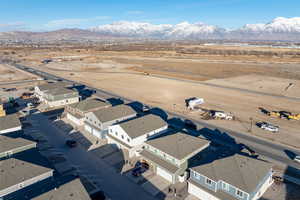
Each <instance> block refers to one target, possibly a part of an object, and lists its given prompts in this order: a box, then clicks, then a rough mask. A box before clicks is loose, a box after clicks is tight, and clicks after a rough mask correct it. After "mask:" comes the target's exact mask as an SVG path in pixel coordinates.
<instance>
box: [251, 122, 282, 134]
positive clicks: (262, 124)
mask: <svg viewBox="0 0 300 200" xmlns="http://www.w3.org/2000/svg"><path fill="white" fill-rule="evenodd" d="M256 125H257V126H258V127H260V128H261V129H263V130H266V131H270V132H273V133H275V132H278V131H279V126H275V125H273V124H270V123H267V122H259V123H257V124H256Z"/></svg>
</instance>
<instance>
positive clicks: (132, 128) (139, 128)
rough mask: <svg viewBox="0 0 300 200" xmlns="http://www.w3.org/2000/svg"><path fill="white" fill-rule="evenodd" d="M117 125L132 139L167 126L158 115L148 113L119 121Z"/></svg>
mask: <svg viewBox="0 0 300 200" xmlns="http://www.w3.org/2000/svg"><path fill="white" fill-rule="evenodd" d="M119 125H120V126H121V127H122V129H123V130H124V131H125V132H126V133H127V134H128V136H129V137H131V138H132V139H133V138H136V137H139V136H142V135H144V134H146V133H149V132H151V131H154V130H157V129H159V128H162V127H164V126H167V123H166V122H165V121H164V120H162V119H161V118H160V117H158V116H156V115H152V114H150V115H145V116H142V117H139V118H136V119H133V120H130V121H127V122H123V123H120V124H119Z"/></svg>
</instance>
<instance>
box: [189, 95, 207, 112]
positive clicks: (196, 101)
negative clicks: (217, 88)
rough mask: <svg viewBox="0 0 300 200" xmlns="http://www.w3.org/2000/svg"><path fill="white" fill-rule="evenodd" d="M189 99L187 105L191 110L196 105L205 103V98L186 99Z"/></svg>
mask: <svg viewBox="0 0 300 200" xmlns="http://www.w3.org/2000/svg"><path fill="white" fill-rule="evenodd" d="M186 101H187V107H188V108H189V109H191V110H194V109H195V107H196V106H199V105H201V104H203V103H204V99H202V98H196V97H195V98H191V99H188V100H186Z"/></svg>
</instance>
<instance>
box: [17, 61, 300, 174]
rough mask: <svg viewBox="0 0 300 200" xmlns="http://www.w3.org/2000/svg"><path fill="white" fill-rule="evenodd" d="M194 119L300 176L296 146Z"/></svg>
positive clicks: (232, 143)
mask: <svg viewBox="0 0 300 200" xmlns="http://www.w3.org/2000/svg"><path fill="white" fill-rule="evenodd" d="M14 66H15V67H17V68H19V69H21V70H25V71H27V72H31V73H33V74H35V75H39V76H41V77H43V78H47V79H53V80H63V81H66V82H70V83H76V84H80V83H77V82H75V81H71V80H67V79H65V78H62V77H58V76H56V75H53V74H49V73H47V72H43V71H40V70H36V69H33V68H30V67H27V66H23V65H20V64H14ZM89 88H91V89H94V90H95V91H96V92H97V94H98V95H99V96H103V97H104V98H107V97H115V98H121V99H122V100H125V101H127V102H132V101H134V100H132V99H128V98H124V97H121V96H119V95H117V94H114V93H112V92H107V91H104V90H101V89H97V88H93V87H89ZM243 91H244V92H248V91H246V90H243ZM251 92H253V91H251ZM255 93H257V94H261V93H260V92H255ZM264 95H270V94H264ZM271 96H273V97H278V98H289V97H283V96H278V95H271ZM293 100H297V99H293ZM166 114H168V117H169V118H172V117H176V118H180V119H183V120H184V119H187V117H186V116H183V115H179V114H176V113H173V112H169V111H166ZM190 120H192V119H190ZM192 121H193V122H194V123H195V124H196V125H197V127H198V129H202V128H208V129H210V130H212V132H221V133H226V134H227V135H228V136H229V137H231V139H232V140H233V141H232V140H231V141H227V140H224V138H221V137H219V135H216V136H215V137H214V136H213V134H211V132H210V133H209V134H211V135H212V137H211V136H208V137H209V139H211V140H213V141H215V142H217V143H223V144H228V145H229V146H235V144H237V143H243V144H245V145H247V146H248V147H250V148H251V149H253V150H254V151H256V152H257V153H258V154H260V155H262V156H264V157H266V158H269V159H270V160H272V161H273V162H276V163H277V164H280V165H282V166H286V167H289V169H290V171H291V172H292V173H293V175H295V174H299V177H300V164H299V163H296V162H294V161H293V160H292V159H291V157H290V155H289V154H290V152H292V153H293V154H297V155H300V151H299V150H296V149H294V148H290V147H288V146H285V145H280V144H276V143H272V142H270V141H267V140H264V139H261V138H258V137H255V136H252V135H251V134H249V135H246V134H244V133H240V132H236V131H233V130H227V129H224V128H220V127H217V126H213V125H210V124H207V123H206V122H204V121H200V120H198V121H196V120H192ZM209 134H208V135H209ZM290 175H292V174H290Z"/></svg>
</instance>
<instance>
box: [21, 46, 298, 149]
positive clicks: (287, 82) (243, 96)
mask: <svg viewBox="0 0 300 200" xmlns="http://www.w3.org/2000/svg"><path fill="white" fill-rule="evenodd" d="M272 51H273V50H272ZM280 51H284V50H280ZM298 51H299V50H298ZM16 55H17V56H18V57H20V56H21V57H22V63H24V64H26V65H30V66H32V67H36V68H38V69H40V70H44V71H48V72H51V73H54V74H57V75H59V76H63V77H66V78H68V79H73V80H76V81H79V82H82V83H86V84H89V85H92V86H94V87H97V88H102V89H104V90H108V91H111V92H114V93H116V94H119V95H121V96H125V97H128V98H130V99H135V100H138V101H141V102H145V103H147V104H151V105H154V106H158V107H161V108H164V109H167V110H170V111H174V112H177V113H181V114H184V115H186V116H189V117H192V118H195V119H200V115H199V113H197V112H190V111H188V110H187V109H186V108H185V99H187V98H190V97H202V98H204V99H205V102H206V103H205V104H204V105H203V107H205V108H207V109H214V110H222V111H226V112H232V113H233V114H234V115H235V116H236V117H237V120H235V121H218V120H209V121H208V123H211V124H214V125H217V126H220V127H224V128H227V129H232V130H236V131H240V132H244V133H245V134H250V133H249V132H248V130H249V128H250V118H253V120H254V122H257V121H268V122H270V123H272V124H275V125H278V126H280V131H279V133H277V134H273V133H270V132H268V131H263V130H261V129H259V128H257V127H256V126H255V125H254V127H253V130H252V133H251V134H253V135H256V136H258V137H263V138H266V139H269V140H272V141H275V142H278V143H283V144H287V145H290V146H293V147H296V148H300V134H299V130H300V121H292V120H290V121H288V120H284V119H278V118H270V117H268V116H266V115H264V114H262V113H261V112H260V110H259V109H258V108H259V107H263V108H266V109H268V110H287V111H291V112H293V113H300V92H299V91H300V90H299V88H300V86H299V85H300V81H299V80H300V62H299V59H298V58H297V57H295V58H289V59H287V58H285V57H279V58H274V59H273V58H272V57H268V56H265V57H264V56H259V57H257V59H256V60H255V59H254V58H255V56H252V55H251V56H248V57H247V56H242V58H243V59H241V57H240V56H232V55H231V56H226V57H224V56H220V55H215V56H212V55H202V54H201V55H194V54H193V55H186V54H180V53H178V52H176V51H173V50H170V51H107V50H106V51H103V50H97V49H93V48H91V49H80V48H78V49H74V48H72V49H64V50H61V49H60V50H55V49H54V50H53V49H52V50H48V49H41V50H32V49H26V50H24V49H22V50H18V51H16ZM46 58H47V59H48V58H51V59H53V62H50V63H49V64H41V61H42V60H43V59H46ZM214 58H215V59H214ZM264 93H266V94H264ZM272 95H275V96H272ZM276 95H279V96H283V97H284V96H285V97H291V98H278V97H277V96H276ZM297 98H299V99H297Z"/></svg>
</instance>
